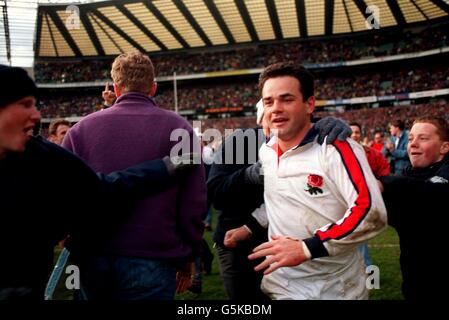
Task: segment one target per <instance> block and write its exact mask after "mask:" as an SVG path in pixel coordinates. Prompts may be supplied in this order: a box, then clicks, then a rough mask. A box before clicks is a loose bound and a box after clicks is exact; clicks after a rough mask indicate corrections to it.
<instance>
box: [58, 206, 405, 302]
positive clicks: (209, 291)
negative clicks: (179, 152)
mask: <svg viewBox="0 0 449 320" xmlns="http://www.w3.org/2000/svg"><path fill="white" fill-rule="evenodd" d="M215 224H216V214H215V213H214V219H213V226H214V227H215ZM212 234H213V231H212V232H210V231H206V232H205V233H204V237H205V239H206V240H207V242H208V244H209V247H210V248H211V251H212V253H213V254H214V260H213V262H212V272H211V274H210V275H203V278H202V281H203V285H202V289H203V290H202V293H201V294H194V293H191V292H186V293H183V294H178V295H176V299H177V300H224V299H227V296H226V294H225V291H224V287H223V282H222V281H221V278H220V272H219V266H218V257H217V252H216V250H215V249H214V248H213V241H212ZM368 247H369V252H370V255H371V260H372V261H373V264H374V265H376V266H378V267H379V270H380V289H373V290H371V291H370V299H371V300H397V299H402V293H401V283H402V277H401V271H400V267H399V254H400V250H399V241H398V237H397V234H396V232H395V231H394V230H393V229H392V228H387V229H386V230H385V231H384V232H383V233H382V234H380V235H379V236H377V237H376V238H375V239H373V240H371V241H370V242H369V244H368ZM55 252H56V253H57V254H59V252H60V249H58V248H57V249H55ZM56 259H57V255H55V260H56ZM61 278H62V279H61V281H60V283H59V284H58V288H57V289H56V292H55V297H54V298H55V299H58V300H70V299H72V298H73V296H72V293H71V292H70V291H69V290H66V289H65V287H64V282H65V275H64V274H63V276H62V277H61Z"/></svg>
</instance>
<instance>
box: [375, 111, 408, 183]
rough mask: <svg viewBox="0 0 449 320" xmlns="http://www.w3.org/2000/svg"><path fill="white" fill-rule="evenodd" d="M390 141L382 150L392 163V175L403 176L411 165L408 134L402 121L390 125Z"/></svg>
mask: <svg viewBox="0 0 449 320" xmlns="http://www.w3.org/2000/svg"><path fill="white" fill-rule="evenodd" d="M390 134H391V137H390V141H389V142H387V143H385V146H384V148H383V149H382V152H383V154H384V155H385V156H386V157H387V159H388V160H389V162H390V169H391V173H393V174H395V175H398V174H403V173H404V171H405V169H406V168H407V167H408V166H409V165H410V160H409V158H408V154H407V144H408V132H407V131H406V130H405V124H404V122H403V121H402V120H399V119H397V120H394V121H393V122H392V123H391V124H390Z"/></svg>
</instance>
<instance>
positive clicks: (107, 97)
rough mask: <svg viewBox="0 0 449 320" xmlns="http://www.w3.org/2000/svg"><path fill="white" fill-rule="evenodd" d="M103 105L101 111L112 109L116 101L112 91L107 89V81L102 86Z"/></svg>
mask: <svg viewBox="0 0 449 320" xmlns="http://www.w3.org/2000/svg"><path fill="white" fill-rule="evenodd" d="M101 96H102V97H103V100H104V103H103V109H106V108H109V107H112V105H113V104H114V102H115V100H117V97H116V95H115V93H114V91H112V90H110V89H109V81H106V84H105V86H104V91H103V92H102V95H101Z"/></svg>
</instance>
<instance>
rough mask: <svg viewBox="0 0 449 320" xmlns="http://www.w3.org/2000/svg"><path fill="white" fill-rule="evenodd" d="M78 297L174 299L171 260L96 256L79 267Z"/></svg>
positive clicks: (96, 298)
mask: <svg viewBox="0 0 449 320" xmlns="http://www.w3.org/2000/svg"><path fill="white" fill-rule="evenodd" d="M81 287H82V288H81V289H82V290H81V292H80V299H83V300H84V299H87V300H173V299H174V297H175V290H176V267H175V265H174V264H172V263H170V262H167V261H164V260H159V259H147V258H131V257H119V256H118V257H105V256H100V257H95V258H93V259H92V260H91V262H90V263H89V264H88V265H87V266H86V267H85V269H84V271H83V269H81Z"/></svg>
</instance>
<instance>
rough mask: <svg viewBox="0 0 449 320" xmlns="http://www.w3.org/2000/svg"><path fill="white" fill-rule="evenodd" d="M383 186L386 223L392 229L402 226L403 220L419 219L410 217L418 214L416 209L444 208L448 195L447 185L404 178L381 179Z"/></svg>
mask: <svg viewBox="0 0 449 320" xmlns="http://www.w3.org/2000/svg"><path fill="white" fill-rule="evenodd" d="M380 181H381V182H382V184H383V186H384V192H383V193H382V196H383V199H384V202H385V206H386V208H387V214H388V223H389V224H390V225H391V226H393V227H394V228H396V229H397V228H400V227H401V226H403V225H404V220H405V219H419V218H420V217H413V216H410V214H412V213H413V212H419V210H417V207H419V206H423V210H424V208H432V207H435V208H438V207H441V206H444V201H445V198H446V197H447V196H448V195H449V184H448V183H433V182H430V181H423V180H420V179H416V178H412V177H404V176H402V177H401V176H387V177H381V178H380Z"/></svg>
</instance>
